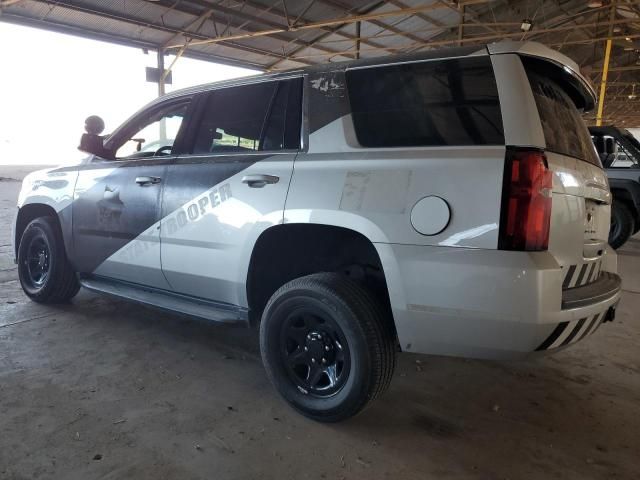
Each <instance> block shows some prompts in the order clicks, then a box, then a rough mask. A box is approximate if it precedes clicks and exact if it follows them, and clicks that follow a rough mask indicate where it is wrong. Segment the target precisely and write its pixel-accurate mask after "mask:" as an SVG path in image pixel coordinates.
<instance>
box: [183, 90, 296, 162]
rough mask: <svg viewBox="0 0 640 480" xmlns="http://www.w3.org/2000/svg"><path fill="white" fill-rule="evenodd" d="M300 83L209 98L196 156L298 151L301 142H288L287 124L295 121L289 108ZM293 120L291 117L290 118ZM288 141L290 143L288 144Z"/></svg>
mask: <svg viewBox="0 0 640 480" xmlns="http://www.w3.org/2000/svg"><path fill="white" fill-rule="evenodd" d="M300 86H301V83H300V81H299V80H297V79H296V80H291V81H281V82H264V83H257V84H253V85H242V86H238V87H231V88H224V89H220V90H216V91H214V92H212V93H211V94H210V95H209V98H208V99H207V101H206V105H205V108H204V112H203V113H202V117H201V119H200V122H199V125H198V129H197V134H196V138H195V142H194V147H193V153H200V154H201V153H234V152H251V151H267V150H268V151H273V150H282V149H286V148H298V147H299V143H300V128H299V122H298V140H297V144H294V145H293V146H292V145H291V143H292V142H293V139H287V138H286V137H287V135H286V132H287V125H288V122H291V121H295V118H293V117H294V115H293V114H292V115H289V109H294V110H295V108H297V109H298V110H300V111H301V105H300V103H299V95H298V103H297V105H296V104H295V103H294V102H295V101H296V99H295V98H294V97H296V88H297V87H300ZM289 117H291V118H289ZM287 140H288V141H289V143H287Z"/></svg>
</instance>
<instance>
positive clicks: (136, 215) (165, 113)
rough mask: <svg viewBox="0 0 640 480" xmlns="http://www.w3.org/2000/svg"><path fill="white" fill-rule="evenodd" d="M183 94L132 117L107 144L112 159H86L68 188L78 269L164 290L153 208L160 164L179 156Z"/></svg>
mask: <svg viewBox="0 0 640 480" xmlns="http://www.w3.org/2000/svg"><path fill="white" fill-rule="evenodd" d="M190 102H191V99H190V98H182V99H177V100H172V101H171V102H169V103H163V104H161V105H156V106H154V107H151V108H150V109H149V110H147V111H144V112H142V113H141V114H139V115H136V116H135V117H134V118H133V119H132V120H130V121H129V122H128V123H127V124H125V125H124V126H123V127H122V128H120V129H119V130H118V131H117V132H116V133H114V135H112V136H111V137H110V139H109V140H108V141H107V142H106V144H105V147H106V148H107V149H108V150H110V151H113V152H115V160H105V159H102V158H99V157H93V158H92V159H91V161H90V162H89V163H87V164H85V165H83V167H82V168H81V170H80V172H79V176H78V181H77V184H76V188H75V192H74V200H75V201H74V203H73V207H72V215H73V242H74V252H75V262H74V263H75V264H76V268H77V270H78V271H79V272H80V273H81V274H84V275H88V274H89V275H96V276H100V277H106V278H110V279H115V280H122V281H127V282H132V283H136V284H140V285H145V286H150V287H155V288H161V289H169V288H170V287H169V285H168V283H167V281H166V280H165V278H164V275H163V274H162V270H161V266H160V213H161V201H162V190H163V186H164V181H165V179H166V173H167V166H168V165H169V163H171V161H172V160H173V159H174V158H175V156H176V155H177V154H178V149H179V145H180V141H181V135H182V134H183V133H182V132H183V128H182V127H183V125H184V124H185V119H186V116H187V111H188V108H189V104H190Z"/></svg>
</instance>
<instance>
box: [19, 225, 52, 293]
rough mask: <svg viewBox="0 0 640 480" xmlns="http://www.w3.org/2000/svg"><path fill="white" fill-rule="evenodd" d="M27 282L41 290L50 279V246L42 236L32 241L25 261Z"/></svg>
mask: <svg viewBox="0 0 640 480" xmlns="http://www.w3.org/2000/svg"><path fill="white" fill-rule="evenodd" d="M24 265H25V273H26V274H27V275H26V280H27V281H28V282H29V284H30V286H31V287H33V288H41V287H42V286H43V285H44V284H45V283H46V281H47V278H49V270H50V268H51V252H50V251H49V245H48V243H47V242H46V241H45V239H44V238H43V237H41V236H36V237H34V238H32V239H31V242H30V243H29V248H28V249H27V257H26V259H25V260H24Z"/></svg>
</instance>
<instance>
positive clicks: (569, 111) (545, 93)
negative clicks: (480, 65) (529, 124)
mask: <svg viewBox="0 0 640 480" xmlns="http://www.w3.org/2000/svg"><path fill="white" fill-rule="evenodd" d="M527 75H528V77H529V82H530V83H531V89H532V90H533V97H534V98H535V101H536V105H537V106H538V113H539V115H540V121H541V122H542V130H543V131H544V138H545V141H546V143H547V150H549V151H552V152H556V153H560V154H562V155H568V156H571V157H575V158H579V159H581V160H586V161H587V162H589V163H592V164H594V165H597V166H599V167H600V166H602V165H601V164H600V159H599V158H598V155H597V154H596V150H595V147H594V146H593V141H592V140H591V135H590V134H589V130H588V129H587V126H586V125H585V123H584V120H583V119H582V117H581V116H580V112H579V111H578V109H577V108H576V106H575V104H574V103H573V101H572V100H571V98H570V97H569V95H568V94H567V92H565V91H564V89H563V88H562V87H561V86H560V85H559V84H558V83H557V82H555V81H554V80H551V79H550V78H548V77H546V76H543V75H541V73H538V72H536V71H532V70H531V69H527Z"/></svg>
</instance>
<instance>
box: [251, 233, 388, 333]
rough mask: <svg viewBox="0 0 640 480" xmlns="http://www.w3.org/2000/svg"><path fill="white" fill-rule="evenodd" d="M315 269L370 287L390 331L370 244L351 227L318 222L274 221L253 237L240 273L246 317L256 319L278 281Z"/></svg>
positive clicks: (384, 289)
mask: <svg viewBox="0 0 640 480" xmlns="http://www.w3.org/2000/svg"><path fill="white" fill-rule="evenodd" d="M274 264H276V265H277V266H278V268H273V265H274ZM319 272H342V273H344V274H346V275H347V276H349V277H352V278H354V279H356V280H357V281H359V282H362V283H363V284H364V285H365V286H366V287H367V288H370V289H372V290H373V291H374V293H375V294H376V295H377V296H378V297H377V298H381V299H382V303H383V306H384V308H385V309H386V311H387V313H388V318H389V326H390V327H391V328H392V329H393V333H394V335H395V333H396V332H395V324H394V321H393V314H392V311H391V305H390V296H389V289H388V286H387V279H386V276H385V271H384V267H383V264H382V261H381V258H380V254H379V252H378V250H377V248H376V246H375V245H374V243H373V242H372V241H371V240H370V239H369V238H367V237H366V236H365V235H364V234H362V233H360V232H358V231H356V230H353V229H349V228H346V227H342V226H336V225H328V224H320V223H287V224H283V225H275V226H272V227H270V228H268V229H267V230H265V231H264V232H262V234H261V235H260V236H259V237H258V239H257V241H256V243H255V244H254V247H253V251H252V253H251V258H250V261H249V267H248V270H247V277H246V295H247V303H248V306H249V309H250V312H252V314H251V316H252V320H254V321H256V320H259V318H260V316H261V315H262V311H263V309H264V307H265V305H266V303H267V301H268V300H269V298H270V297H271V295H273V293H275V291H276V290H277V289H278V288H280V287H281V286H282V285H284V284H285V283H287V282H289V281H291V280H293V279H294V278H298V277H301V276H304V275H310V274H312V273H319Z"/></svg>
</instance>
